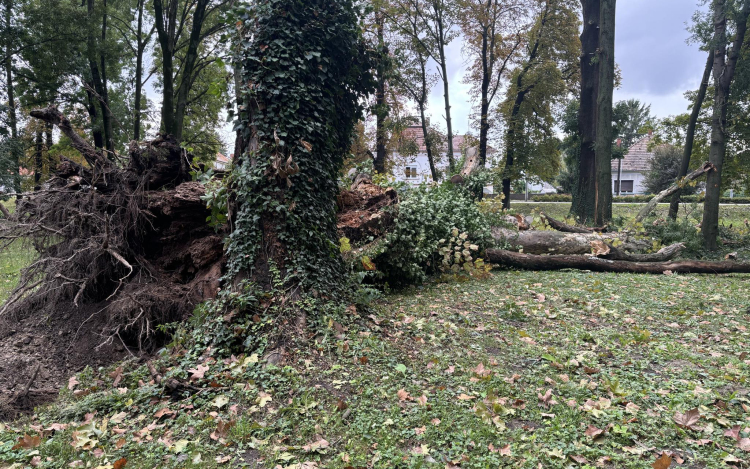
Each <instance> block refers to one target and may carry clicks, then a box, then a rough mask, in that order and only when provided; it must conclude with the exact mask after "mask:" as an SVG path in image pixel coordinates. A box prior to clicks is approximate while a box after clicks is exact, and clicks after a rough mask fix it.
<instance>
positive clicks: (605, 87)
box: [594, 0, 616, 226]
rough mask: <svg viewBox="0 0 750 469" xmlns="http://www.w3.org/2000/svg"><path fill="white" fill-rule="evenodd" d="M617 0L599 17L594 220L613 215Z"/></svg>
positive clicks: (606, 3)
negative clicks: (613, 115) (613, 119)
mask: <svg viewBox="0 0 750 469" xmlns="http://www.w3.org/2000/svg"><path fill="white" fill-rule="evenodd" d="M615 11H616V0H601V10H600V20H599V29H600V31H599V37H600V40H599V63H600V66H599V91H598V93H597V97H596V103H597V109H598V113H597V116H596V147H595V152H596V210H595V213H594V223H596V224H597V225H599V226H604V225H606V224H607V223H609V221H610V220H611V219H612V139H613V126H612V104H613V103H612V96H613V93H614V88H615Z"/></svg>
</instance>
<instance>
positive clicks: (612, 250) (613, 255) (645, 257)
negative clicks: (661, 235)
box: [598, 243, 685, 262]
mask: <svg viewBox="0 0 750 469" xmlns="http://www.w3.org/2000/svg"><path fill="white" fill-rule="evenodd" d="M607 247H609V253H607V254H605V255H603V256H598V257H601V258H602V259H609V260H612V261H631V262H667V261H671V260H672V259H674V258H675V257H677V256H678V255H679V254H680V253H681V252H682V251H683V250H684V249H685V245H684V244H682V243H676V244H672V245H670V246H666V247H663V248H661V249H660V250H659V251H658V252H654V253H651V254H631V253H629V252H625V251H622V250H620V249H618V248H616V247H614V246H612V245H607Z"/></svg>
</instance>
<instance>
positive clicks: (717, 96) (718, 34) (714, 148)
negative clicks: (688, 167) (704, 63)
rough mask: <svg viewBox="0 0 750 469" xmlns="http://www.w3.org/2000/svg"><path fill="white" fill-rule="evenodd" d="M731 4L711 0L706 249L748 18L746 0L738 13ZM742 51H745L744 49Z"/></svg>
mask: <svg viewBox="0 0 750 469" xmlns="http://www.w3.org/2000/svg"><path fill="white" fill-rule="evenodd" d="M732 3H733V2H730V1H728V0H714V2H713V5H712V8H713V18H714V37H713V46H714V50H715V53H714V63H713V76H714V109H713V117H712V129H711V150H710V153H709V161H710V162H711V163H713V165H714V166H715V167H716V169H715V170H714V171H711V172H710V173H708V179H707V181H706V201H705V203H704V207H703V223H702V225H701V226H702V232H703V245H704V247H705V248H706V249H708V250H715V249H717V247H718V235H719V203H720V201H721V195H722V181H721V177H722V169H723V164H724V157H725V155H726V152H727V124H728V123H727V110H728V105H729V97H730V92H731V89H732V82H733V81H734V75H735V70H736V67H737V62H738V61H739V60H740V57H741V54H742V50H743V46H744V44H745V34H746V32H747V22H748V17H749V16H750V0H744V1H743V2H742V6H741V9H740V10H739V11H732V10H731V9H730V7H731V6H732ZM730 18H731V19H732V20H733V21H732V22H733V26H734V28H733V29H734V38H730V36H729V32H728V31H727V27H728V24H727V23H728V19H730ZM745 50H747V49H746V48H745Z"/></svg>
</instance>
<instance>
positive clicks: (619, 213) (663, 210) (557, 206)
mask: <svg viewBox="0 0 750 469" xmlns="http://www.w3.org/2000/svg"><path fill="white" fill-rule="evenodd" d="M645 205H646V204H614V205H613V206H612V215H613V216H614V217H623V218H625V219H626V220H627V219H632V218H635V216H636V215H637V214H638V212H639V211H640V210H641V209H642V208H643V207H644V206H645ZM534 209H539V210H542V211H544V212H546V213H548V214H549V215H550V216H551V217H553V218H557V219H559V220H563V219H565V218H566V217H568V214H569V212H570V202H550V203H536V202H512V203H511V210H512V211H514V212H518V213H523V214H530V213H531V212H532V210H534ZM719 210H720V213H719V215H720V221H721V223H723V224H724V225H726V226H730V225H733V226H734V228H745V223H744V222H745V220H748V219H750V205H722V206H721V207H720V209H719ZM668 212H669V204H659V206H658V207H657V208H656V209H655V210H654V212H653V213H654V214H656V215H659V216H662V217H666V216H667V213H668ZM685 216H689V217H690V218H692V219H694V220H696V221H698V222H699V221H700V220H702V218H703V205H702V204H683V205H681V206H680V217H685Z"/></svg>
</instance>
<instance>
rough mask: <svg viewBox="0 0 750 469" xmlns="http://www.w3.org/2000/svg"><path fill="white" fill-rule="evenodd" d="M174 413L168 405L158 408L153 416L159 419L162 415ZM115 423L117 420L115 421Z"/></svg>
mask: <svg viewBox="0 0 750 469" xmlns="http://www.w3.org/2000/svg"><path fill="white" fill-rule="evenodd" d="M176 413H177V412H175V411H174V410H172V409H170V408H169V407H162V408H161V409H159V410H157V411H156V413H155V414H154V417H156V418H157V419H160V418H162V417H164V416H165V415H175V414H176ZM115 423H117V422H115Z"/></svg>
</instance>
